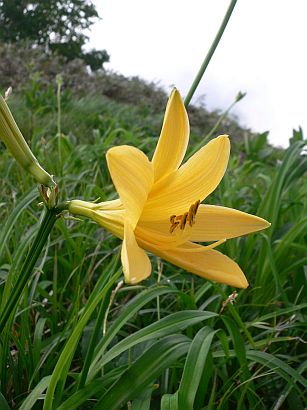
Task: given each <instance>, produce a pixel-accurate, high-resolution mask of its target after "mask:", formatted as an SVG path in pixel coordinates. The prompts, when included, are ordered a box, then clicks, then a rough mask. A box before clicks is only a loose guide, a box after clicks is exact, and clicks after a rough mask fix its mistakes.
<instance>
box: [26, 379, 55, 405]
mask: <svg viewBox="0 0 307 410" xmlns="http://www.w3.org/2000/svg"><path fill="white" fill-rule="evenodd" d="M50 380H51V376H46V377H44V378H42V379H41V381H40V382H39V383H38V384H37V385H36V386H35V388H34V389H33V390H32V391H31V393H30V394H29V396H28V397H27V398H26V399H25V401H24V402H23V403H22V405H21V406H20V408H19V410H31V409H32V408H33V406H34V404H35V403H36V402H37V400H38V399H41V397H42V394H43V393H44V391H45V390H46V389H47V387H48V385H49V383H50Z"/></svg>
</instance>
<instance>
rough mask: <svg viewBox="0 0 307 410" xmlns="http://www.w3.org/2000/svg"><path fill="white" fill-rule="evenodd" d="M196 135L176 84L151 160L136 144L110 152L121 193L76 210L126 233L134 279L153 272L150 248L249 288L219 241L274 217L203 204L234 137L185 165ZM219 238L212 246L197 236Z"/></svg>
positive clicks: (125, 255)
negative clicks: (191, 139) (191, 133)
mask: <svg viewBox="0 0 307 410" xmlns="http://www.w3.org/2000/svg"><path fill="white" fill-rule="evenodd" d="M188 139H189V120H188V116H187V113H186V110H185V107H184V104H183V101H182V99H181V97H180V94H179V92H178V91H177V90H176V89H175V90H174V91H173V92H172V94H171V96H170V98H169V101H168V104H167V107H166V112H165V117H164V122H163V126H162V131H161V135H160V138H159V141H158V145H157V147H156V150H155V153H154V156H153V158H152V160H151V161H150V160H149V159H148V158H147V156H146V155H145V154H144V153H143V152H142V151H140V150H139V149H137V148H135V147H131V146H126V145H123V146H118V147H113V148H111V149H110V150H109V151H108V152H107V163H108V167H109V171H110V174H111V177H112V180H113V183H114V185H115V188H116V190H117V192H118V194H119V199H116V200H114V201H108V202H102V203H92V202H85V201H81V200H73V201H71V202H70V204H69V211H70V212H71V213H72V214H77V215H84V216H87V217H90V218H92V219H93V220H94V221H96V222H97V223H98V224H100V225H101V226H103V227H104V228H106V229H107V230H109V231H111V232H112V233H113V234H114V235H116V236H117V237H119V238H121V239H122V240H123V244H122V250H121V260H122V265H123V271H124V275H125V280H126V282H127V283H131V284H135V283H138V282H140V281H142V280H143V279H145V278H147V277H148V276H149V275H150V273H151V263H150V260H149V258H148V255H147V253H146V252H145V250H146V251H149V252H151V253H153V254H155V255H158V256H160V257H161V258H163V259H165V260H167V261H169V262H171V263H173V264H174V265H177V266H179V267H181V268H183V269H186V270H187V271H189V272H192V273H195V274H197V275H199V276H201V277H203V278H207V279H210V280H214V281H216V282H220V283H225V284H228V285H231V286H235V287H238V288H246V287H247V286H248V282H247V280H246V278H245V276H244V273H243V272H242V270H241V269H240V267H239V266H238V265H237V263H235V262H234V261H233V260H232V259H230V258H228V257H227V256H225V255H223V254H222V253H220V252H217V251H216V250H214V249H213V248H214V247H216V246H217V245H219V244H220V243H221V242H224V241H225V240H226V239H229V238H234V237H237V236H241V235H245V234H248V233H250V232H255V231H259V230H261V229H264V228H267V227H268V226H270V224H269V223H268V222H267V221H265V220H264V219H262V218H259V217H257V216H254V215H250V214H247V213H244V212H241V211H238V210H235V209H231V208H225V207H222V206H213V205H205V204H201V202H202V201H203V200H204V199H205V198H206V197H207V196H208V195H209V194H211V192H212V191H214V190H215V188H216V187H217V185H218V184H219V182H220V181H221V179H222V177H223V175H224V173H225V170H226V167H227V163H228V158H229V152H230V142H229V139H228V136H227V135H221V136H219V137H217V138H215V139H213V140H211V141H210V142H209V143H208V144H207V145H205V146H204V147H203V148H201V149H200V150H199V151H198V152H196V153H195V154H194V155H193V156H192V157H191V158H190V159H189V160H188V161H186V162H185V163H184V164H183V165H181V162H182V160H183V157H184V155H185V153H186V148H187V144H188ZM180 165H181V166H180ZM212 241H215V242H213V243H211V244H210V245H207V246H202V245H199V244H197V243H195V242H212Z"/></svg>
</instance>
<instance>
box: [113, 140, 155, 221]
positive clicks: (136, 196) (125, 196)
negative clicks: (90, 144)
mask: <svg viewBox="0 0 307 410" xmlns="http://www.w3.org/2000/svg"><path fill="white" fill-rule="evenodd" d="M107 162H108V167H109V171H110V174H111V177H112V180H113V183H114V185H115V188H116V190H117V192H118V194H119V197H120V200H121V202H122V203H123V205H124V207H125V209H126V217H127V218H128V219H129V222H130V225H131V226H132V229H134V228H135V226H136V224H137V222H138V219H139V217H140V215H141V213H142V211H143V207H144V204H145V202H146V199H147V196H148V193H149V191H150V189H151V187H152V184H153V167H152V164H151V162H150V161H149V160H148V158H147V157H146V155H145V154H144V153H143V152H142V151H140V150H139V149H137V148H134V147H129V146H127V145H122V146H119V147H114V148H111V149H110V150H109V151H108V153H107Z"/></svg>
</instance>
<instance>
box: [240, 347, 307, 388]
mask: <svg viewBox="0 0 307 410" xmlns="http://www.w3.org/2000/svg"><path fill="white" fill-rule="evenodd" d="M246 356H247V358H248V359H249V360H252V361H254V362H256V363H260V364H262V365H263V366H266V367H269V368H270V369H271V370H272V371H273V372H274V373H277V374H279V376H281V377H282V378H283V379H285V380H287V382H288V383H289V384H290V385H291V386H292V387H296V386H295V384H294V383H296V382H299V383H301V384H302V386H303V387H305V388H307V380H306V379H305V378H304V377H303V376H302V375H301V374H300V373H299V372H297V371H296V370H295V369H293V368H292V367H291V366H289V365H288V364H287V363H285V362H283V361H282V360H280V359H278V358H277V357H275V356H273V355H271V354H270V353H266V352H258V351H256V350H248V351H247V352H246Z"/></svg>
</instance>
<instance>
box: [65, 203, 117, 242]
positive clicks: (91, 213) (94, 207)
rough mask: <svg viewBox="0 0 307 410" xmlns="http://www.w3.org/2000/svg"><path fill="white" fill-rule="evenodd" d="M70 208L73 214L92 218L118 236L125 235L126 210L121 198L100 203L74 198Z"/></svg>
mask: <svg viewBox="0 0 307 410" xmlns="http://www.w3.org/2000/svg"><path fill="white" fill-rule="evenodd" d="M68 210H69V212H70V213H72V214H73V215H82V216H86V217H88V218H91V219H92V220H94V221H95V222H97V223H98V224H99V225H100V226H102V227H103V228H105V229H107V230H108V231H110V232H112V233H113V234H114V235H115V236H117V237H118V238H121V239H123V237H124V219H125V210H124V209H122V207H121V203H120V201H119V200H114V201H108V202H101V203H99V204H96V203H93V202H87V201H81V200H79V199H74V200H72V201H70V202H69V205H68Z"/></svg>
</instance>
